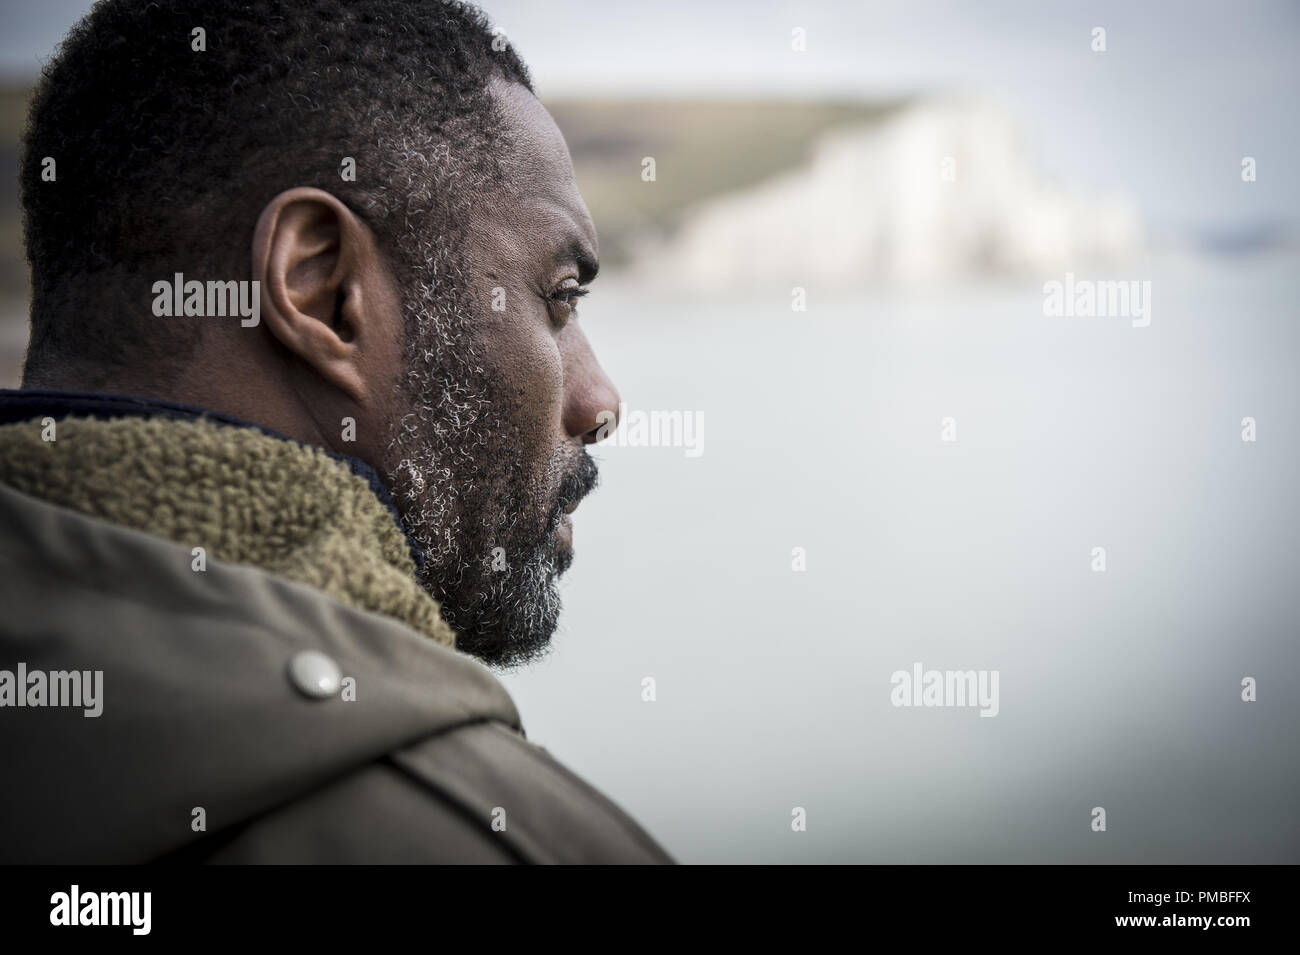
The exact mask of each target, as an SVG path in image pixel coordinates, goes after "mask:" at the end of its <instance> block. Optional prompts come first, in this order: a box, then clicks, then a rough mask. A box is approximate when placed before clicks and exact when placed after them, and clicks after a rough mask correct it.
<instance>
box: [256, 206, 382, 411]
mask: <svg viewBox="0 0 1300 955" xmlns="http://www.w3.org/2000/svg"><path fill="white" fill-rule="evenodd" d="M253 278H254V280H256V281H258V282H260V283H261V291H262V321H263V323H264V324H265V325H266V327H267V329H268V331H269V332H270V333H271V334H272V335H274V336H275V338H276V339H277V340H278V341H279V342H280V344H281V345H283V346H284V347H285V348H286V349H288V350H289V352H290V353H292V354H293V355H295V356H297V357H298V359H300V360H301V361H302V362H303V363H304V364H305V365H307V366H309V367H310V368H311V369H313V370H314V371H315V372H316V373H317V374H319V375H320V377H321V378H323V379H324V380H325V381H327V382H328V383H329V384H331V385H333V386H334V387H336V388H338V389H339V390H340V391H342V392H344V393H345V394H347V395H348V396H349V397H351V398H352V399H353V400H354V401H356V402H358V403H364V402H365V401H366V400H367V399H368V398H370V397H372V394H373V392H374V389H375V385H376V382H377V381H378V379H379V377H380V376H382V375H383V374H384V372H385V370H386V369H385V367H384V365H385V359H386V358H388V357H390V356H391V347H390V346H391V345H392V341H393V336H394V328H395V322H394V316H393V315H392V314H390V313H391V312H392V310H393V309H395V308H397V304H396V301H395V295H394V294H393V292H392V291H391V285H390V277H389V275H388V272H387V268H386V266H385V265H384V262H383V258H382V256H381V255H380V253H379V250H378V247H377V244H376V242H375V238H374V235H373V234H372V233H371V231H370V229H369V227H368V226H366V224H365V223H364V222H362V221H361V220H360V219H359V218H357V216H356V215H355V214H354V213H353V212H352V210H351V209H349V208H348V207H347V206H346V205H344V204H343V203H342V202H340V201H339V200H338V199H337V198H335V197H334V196H332V195H330V194H329V193H328V192H325V191H324V190H322V189H315V188H310V187H306V186H302V187H297V188H294V189H289V190H286V191H285V192H282V193H280V194H279V195H277V196H276V197H275V198H274V199H272V200H271V201H270V202H268V203H267V204H266V207H265V208H264V209H263V210H262V214H261V216H260V217H259V218H258V220H257V228H256V230H255V232H254V233H253Z"/></svg>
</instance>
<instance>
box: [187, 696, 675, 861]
mask: <svg viewBox="0 0 1300 955" xmlns="http://www.w3.org/2000/svg"><path fill="white" fill-rule="evenodd" d="M195 849H196V850H198V851H197V852H196V853H190V855H199V856H201V861H206V862H211V863H260V862H277V863H283V862H287V863H479V864H491V863H587V864H664V863H672V862H673V859H672V858H671V857H670V856H669V855H668V854H667V853H666V852H665V851H664V850H663V848H662V847H660V846H659V845H658V843H656V842H655V840H654V839H653V838H652V837H651V836H650V835H649V834H648V833H646V831H645V830H644V829H642V828H641V827H640V826H639V825H638V824H637V823H636V822H635V821H634V820H633V819H632V818H631V817H630V816H628V815H627V814H626V813H625V812H623V811H622V810H621V809H620V808H619V807H618V806H617V805H615V804H614V803H613V802H612V801H611V800H610V799H608V798H607V797H605V796H604V795H602V794H601V793H600V792H598V791H597V790H596V789H594V788H593V787H592V786H591V785H589V784H588V783H587V782H585V781H584V780H582V779H581V778H580V777H578V776H577V775H576V774H574V773H573V772H571V771H570V770H568V769H567V768H565V767H564V766H563V765H562V764H561V763H559V762H558V761H557V760H556V759H555V758H554V757H552V756H551V755H550V754H549V753H548V752H546V750H544V749H543V748H542V747H540V746H537V745H535V744H533V743H530V742H529V741H528V740H527V739H525V738H524V737H523V736H522V735H521V734H520V733H519V732H517V731H516V730H515V729H513V728H511V727H510V726H507V725H506V724H504V723H501V722H499V721H496V720H484V721H479V722H473V723H466V724H463V725H461V726H458V727H456V728H454V729H451V730H448V731H446V732H443V733H439V734H437V735H435V736H432V737H429V738H427V739H424V740H421V741H420V742H418V743H416V744H414V745H411V746H407V747H404V748H402V749H399V750H396V751H394V752H392V753H390V754H388V756H386V757H385V758H384V759H381V760H378V761H376V762H374V763H371V764H369V765H367V766H365V767H364V768H362V769H360V770H358V771H356V772H354V773H352V774H350V775H348V776H346V777H344V778H342V779H339V780H336V781H335V782H332V783H330V784H328V785H326V786H323V787H321V788H320V789H317V790H315V791H314V792H312V793H310V794H308V795H306V796H303V797H301V798H299V799H297V800H295V801H294V802H292V803H291V804H289V805H286V806H284V807H281V808H279V809H277V810H276V811H274V812H271V813H267V814H265V815H263V816H261V817H260V818H258V819H256V820H253V821H252V822H250V823H248V824H246V825H244V826H242V827H240V828H239V829H238V830H236V831H235V832H233V833H226V834H224V835H222V836H219V837H218V838H217V839H216V840H215V842H214V844H213V845H211V846H209V847H207V848H203V847H201V846H196V847H195ZM195 861H200V860H199V859H197V858H196V859H195Z"/></svg>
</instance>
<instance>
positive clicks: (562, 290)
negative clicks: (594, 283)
mask: <svg viewBox="0 0 1300 955" xmlns="http://www.w3.org/2000/svg"><path fill="white" fill-rule="evenodd" d="M588 291H589V290H588V289H585V288H583V287H582V286H580V285H578V284H577V283H576V282H569V283H566V284H564V285H561V286H559V287H557V288H556V289H555V290H554V291H553V292H551V294H550V295H549V296H548V300H549V301H551V302H553V303H555V304H556V305H557V306H559V307H560V309H562V310H565V314H566V315H567V314H569V313H571V312H573V310H574V309H576V308H577V307H578V299H580V298H582V296H584V295H586V294H587V292H588Z"/></svg>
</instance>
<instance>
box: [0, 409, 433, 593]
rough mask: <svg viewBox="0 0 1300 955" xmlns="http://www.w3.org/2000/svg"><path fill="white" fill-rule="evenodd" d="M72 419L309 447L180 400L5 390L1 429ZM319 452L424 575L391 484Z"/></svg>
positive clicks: (348, 459) (354, 461)
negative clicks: (382, 510)
mask: <svg viewBox="0 0 1300 955" xmlns="http://www.w3.org/2000/svg"><path fill="white" fill-rule="evenodd" d="M70 416H80V417H89V418H99V419H101V420H110V419H113V418H129V417H149V418H171V419H178V420H188V421H197V420H204V421H211V422H214V423H215V424H219V425H223V426H227V427H234V428H251V429H253V430H255V431H260V432H261V433H262V434H265V435H267V436H269V437H272V438H278V439H279V440H281V441H290V442H292V443H294V444H297V445H299V446H304V447H305V445H303V443H302V442H301V441H297V440H295V439H294V438H290V437H288V436H287V435H283V434H280V433H279V432H277V431H272V430H271V429H270V428H264V427H262V426H261V425H259V424H253V423H252V422H249V421H244V420H242V419H240V418H236V417H234V416H232V415H228V414H223V413H221V412H219V411H209V410H208V409H206V408H197V407H194V406H193V405H185V404H180V403H179V402H175V401H164V400H162V399H159V398H144V397H140V396H138V395H119V394H114V393H111V392H92V391H57V390H54V389H40V388H32V389H27V388H24V389H21V390H20V389H11V388H0V425H5V424H13V423H17V422H19V421H30V420H32V419H33V418H46V417H49V418H53V419H54V420H55V421H62V420H63V419H64V418H67V417H70ZM320 451H321V453H322V454H324V455H326V456H327V457H330V458H333V459H334V460H336V461H340V462H342V463H343V464H345V465H347V467H348V469H349V470H351V472H352V473H353V474H355V475H356V476H357V477H359V478H361V479H362V480H363V481H365V482H366V483H367V484H368V485H369V486H370V490H371V491H372V492H374V495H375V497H377V498H379V500H380V503H382V504H383V505H384V507H386V508H387V509H388V512H389V513H390V514H391V515H392V518H393V521H394V522H395V523H396V524H397V526H398V528H399V529H400V530H401V532H402V536H403V537H405V539H406V546H407V548H408V549H409V550H410V552H411V560H412V561H413V562H414V563H415V569H416V573H417V574H419V573H420V572H421V571H423V569H424V554H423V552H422V551H421V549H420V545H419V544H418V543H417V542H416V541H415V539H414V538H413V537H411V535H410V534H409V533H407V531H406V527H405V526H404V525H403V524H402V518H401V515H400V514H398V512H397V507H396V506H395V505H394V504H393V496H392V493H391V492H390V491H389V489H388V485H387V484H385V483H384V481H383V479H382V478H381V477H380V476H379V472H378V471H376V470H375V469H374V468H373V467H371V466H370V465H369V464H367V463H366V462H365V461H362V460H361V459H360V458H356V457H352V456H351V455H347V454H337V453H335V452H332V451H326V450H325V449H323V448H321V449H320Z"/></svg>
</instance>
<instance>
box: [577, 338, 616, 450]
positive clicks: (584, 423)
mask: <svg viewBox="0 0 1300 955" xmlns="http://www.w3.org/2000/svg"><path fill="white" fill-rule="evenodd" d="M575 325H576V323H573V324H571V325H570V329H571V334H570V335H568V336H566V338H567V339H568V340H567V341H566V342H565V345H566V347H565V349H564V430H565V431H566V432H567V433H568V435H569V437H571V438H580V439H581V440H582V443H583V444H595V443H596V442H597V441H602V440H604V439H605V438H607V437H609V436H610V435H611V434H613V433H614V430H615V429H616V428H617V427H618V415H619V396H618V389H617V388H615V387H614V382H612V381H610V378H609V375H607V374H605V369H603V368H601V367H600V362H599V361H597V360H596V355H595V353H594V352H593V351H592V350H591V344H590V343H589V342H588V341H587V336H586V335H585V334H584V333H583V332H582V330H581V328H577V327H574V326H575Z"/></svg>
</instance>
